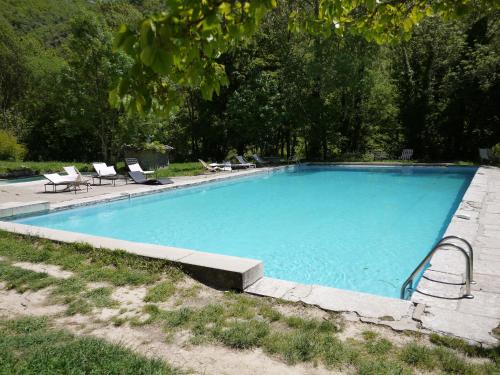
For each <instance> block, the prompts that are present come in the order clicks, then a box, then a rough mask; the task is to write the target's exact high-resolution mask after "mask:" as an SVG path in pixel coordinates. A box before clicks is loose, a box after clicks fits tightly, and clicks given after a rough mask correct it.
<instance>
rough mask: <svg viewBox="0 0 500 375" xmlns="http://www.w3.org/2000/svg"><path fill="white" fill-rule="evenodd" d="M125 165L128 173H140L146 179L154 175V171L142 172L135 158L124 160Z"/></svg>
mask: <svg viewBox="0 0 500 375" xmlns="http://www.w3.org/2000/svg"><path fill="white" fill-rule="evenodd" d="M125 164H127V167H128V169H129V170H130V172H142V173H144V174H145V175H146V177H147V176H148V175H152V174H154V173H155V171H144V170H143V169H142V167H141V165H140V164H139V161H138V160H137V159H136V158H126V159H125Z"/></svg>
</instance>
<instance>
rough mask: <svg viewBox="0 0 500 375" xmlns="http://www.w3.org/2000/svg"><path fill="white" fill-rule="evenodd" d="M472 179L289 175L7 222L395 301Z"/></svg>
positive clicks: (436, 171)
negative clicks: (242, 263)
mask: <svg viewBox="0 0 500 375" xmlns="http://www.w3.org/2000/svg"><path fill="white" fill-rule="evenodd" d="M475 171H476V168H461V167H352V166H349V167H343V166H300V167H290V168H287V169H285V170H280V171H276V172H272V173H262V174H259V175H255V176H252V177H245V178H239V179H232V180H229V181H224V182H217V183H211V184H205V185H201V186H198V187H194V188H186V189H179V190H175V191H168V192H163V193H158V194H153V195H149V196H143V197H138V198H132V199H130V200H121V201H115V202H111V203H106V204H98V205H93V206H87V207H81V208H76V209H71V210H66V211H61V212H55V213H49V214H45V215H39V216H33V217H26V218H21V219H18V220H16V222H19V223H23V224H30V225H36V226H41V227H48V228H54V229H60V230H66V231H73V232H80V233H87V234H92V235H98V236H105V237H112V238H118V239H124V240H129V241H137V242H147V243H155V244H161V245H169V246H175V247H182V248H188V249H195V250H201V251H207V252H213V253H219V254H226V255H233V256H241V257H246V258H254V259H260V260H262V261H264V266H265V275H266V276H269V277H274V278H279V279H284V280H291V281H295V282H300V283H307V284H320V285H326V286H332V287H336V288H344V289H350V290H355V291H361V292H367V293H373V294H378V295H383V296H389V297H398V295H399V288H400V287H401V283H402V282H403V281H404V280H405V278H406V277H408V275H409V274H410V272H411V271H412V270H413V269H414V268H415V266H416V265H417V264H418V263H419V262H420V261H421V260H422V258H423V257H424V255H425V254H426V253H427V252H428V251H429V250H430V249H431V247H432V246H433V244H434V243H435V242H436V241H437V240H438V239H440V237H441V236H442V234H443V232H444V230H445V229H446V227H447V225H448V223H449V221H450V219H451V216H452V215H453V213H454V211H455V210H456V208H457V206H458V204H459V202H460V200H461V198H462V196H463V194H464V192H465V191H466V189H467V187H468V186H469V183H470V181H471V179H472V177H473V176H474V173H475Z"/></svg>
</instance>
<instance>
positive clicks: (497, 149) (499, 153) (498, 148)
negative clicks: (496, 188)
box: [491, 143, 500, 163]
mask: <svg viewBox="0 0 500 375" xmlns="http://www.w3.org/2000/svg"><path fill="white" fill-rule="evenodd" d="M491 154H492V155H493V159H495V161H496V162H497V163H500V143H497V144H496V145H495V146H493V147H492V148H491Z"/></svg>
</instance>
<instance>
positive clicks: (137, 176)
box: [128, 172, 174, 185]
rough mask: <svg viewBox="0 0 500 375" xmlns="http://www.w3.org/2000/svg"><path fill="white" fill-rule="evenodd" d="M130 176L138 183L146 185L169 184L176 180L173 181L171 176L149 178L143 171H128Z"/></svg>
mask: <svg viewBox="0 0 500 375" xmlns="http://www.w3.org/2000/svg"><path fill="white" fill-rule="evenodd" d="M128 174H129V176H130V178H131V179H132V180H133V181H134V182H135V183H136V184H144V185H168V184H173V183H174V181H172V180H171V179H169V178H159V179H154V178H150V179H147V178H146V175H145V174H144V173H142V172H128Z"/></svg>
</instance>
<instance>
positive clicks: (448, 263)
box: [412, 167, 500, 345]
mask: <svg viewBox="0 0 500 375" xmlns="http://www.w3.org/2000/svg"><path fill="white" fill-rule="evenodd" d="M446 235H455V236H460V237H462V238H464V239H466V240H468V241H469V242H470V243H471V244H472V246H473V249H474V270H473V280H474V281H475V284H473V285H472V295H473V299H467V298H463V295H464V293H465V286H464V282H465V260H464V256H463V255H462V254H461V253H460V252H459V251H458V250H456V249H453V248H444V249H442V250H438V251H437V252H436V254H435V255H434V256H433V258H432V259H431V262H430V263H431V265H430V267H429V268H428V269H427V270H426V272H425V273H424V276H423V278H422V280H421V281H420V283H419V285H418V287H417V290H416V292H415V293H414V294H413V296H412V302H414V303H417V304H425V309H424V311H423V314H422V315H421V316H420V318H419V319H420V321H421V325H422V327H423V328H427V329H430V330H432V331H438V332H442V333H446V334H451V335H454V336H458V337H462V338H466V339H469V340H473V341H477V342H480V343H484V344H488V345H495V344H496V343H498V339H499V337H500V329H499V324H500V169H499V168H494V167H481V168H480V169H479V170H478V171H477V173H476V175H475V177H474V179H473V180H472V182H471V185H470V186H469V189H468V190H467V192H466V193H465V195H464V197H463V200H462V202H461V204H460V206H459V208H458V209H457V211H456V213H455V215H454V217H453V219H452V221H451V223H450V225H449V226H448V229H447V231H446V233H445V236H446ZM452 242H453V243H456V244H457V245H459V244H460V242H457V241H452Z"/></svg>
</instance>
